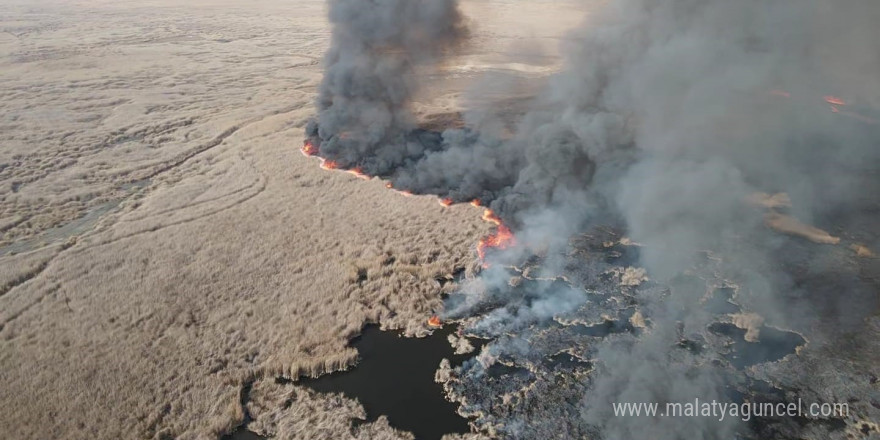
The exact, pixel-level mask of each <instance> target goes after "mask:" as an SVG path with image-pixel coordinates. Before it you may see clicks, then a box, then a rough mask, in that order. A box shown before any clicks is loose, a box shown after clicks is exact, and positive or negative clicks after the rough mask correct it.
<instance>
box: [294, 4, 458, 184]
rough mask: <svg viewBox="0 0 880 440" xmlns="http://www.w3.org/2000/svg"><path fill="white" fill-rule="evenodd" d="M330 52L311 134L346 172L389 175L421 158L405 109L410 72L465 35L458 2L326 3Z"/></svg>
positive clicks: (411, 89) (421, 146)
mask: <svg viewBox="0 0 880 440" xmlns="http://www.w3.org/2000/svg"><path fill="white" fill-rule="evenodd" d="M327 3H328V7H329V13H330V23H331V25H332V26H333V35H332V39H331V42H332V47H331V48H330V50H329V51H328V52H327V55H326V58H325V61H324V63H325V73H324V81H323V82H322V84H321V89H320V96H319V98H318V103H317V105H318V110H319V113H318V117H317V120H316V121H315V122H313V123H312V124H310V125H309V127H308V129H307V131H308V134H309V136H311V137H317V138H319V139H320V141H319V142H320V151H321V154H322V155H325V156H328V157H332V158H334V160H337V161H338V162H339V164H340V165H342V166H344V167H353V166H361V167H363V168H364V169H365V170H366V171H369V172H370V173H373V174H386V173H388V172H390V171H392V170H394V169H395V168H396V167H399V166H401V165H404V164H405V163H407V161H409V160H412V159H414V158H419V157H421V156H422V155H423V154H424V151H425V148H426V147H425V143H426V142H427V143H430V142H431V141H432V140H433V138H431V137H430V136H428V138H427V139H425V140H422V139H420V138H419V136H413V133H412V132H413V130H414V129H415V128H416V124H415V121H414V119H413V117H412V114H411V113H410V109H409V104H410V101H411V99H412V97H413V94H414V93H416V91H417V89H418V82H417V81H416V79H415V76H414V75H415V71H416V69H417V68H418V67H420V66H429V65H431V64H432V63H434V62H436V61H437V60H438V57H441V56H442V55H443V54H444V53H445V52H446V51H448V50H450V49H452V48H454V47H455V46H456V45H458V44H459V43H460V42H461V41H462V38H463V37H464V36H465V28H464V26H463V24H462V17H461V15H460V13H459V11H458V7H457V3H456V1H455V0H329V1H328V2H327Z"/></svg>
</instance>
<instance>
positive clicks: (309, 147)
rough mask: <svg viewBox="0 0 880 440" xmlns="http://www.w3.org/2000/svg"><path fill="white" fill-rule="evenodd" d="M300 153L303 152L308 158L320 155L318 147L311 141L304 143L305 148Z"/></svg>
mask: <svg viewBox="0 0 880 440" xmlns="http://www.w3.org/2000/svg"><path fill="white" fill-rule="evenodd" d="M300 151H302V154H304V155H306V156H314V155H316V154H318V146H317V145H315V144H313V143H312V141H310V140H305V141H303V146H302V149H300Z"/></svg>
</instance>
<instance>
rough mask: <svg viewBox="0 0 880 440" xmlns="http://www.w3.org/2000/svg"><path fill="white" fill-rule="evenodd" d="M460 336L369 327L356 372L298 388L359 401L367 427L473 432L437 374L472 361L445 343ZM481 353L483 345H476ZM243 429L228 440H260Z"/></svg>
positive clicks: (430, 436) (427, 435)
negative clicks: (407, 334) (381, 422)
mask: <svg viewBox="0 0 880 440" xmlns="http://www.w3.org/2000/svg"><path fill="white" fill-rule="evenodd" d="M456 330H457V328H456V327H455V326H446V327H444V328H442V329H438V330H435V331H434V334H433V335H431V336H429V337H426V338H404V337H401V336H400V335H399V334H398V333H396V332H383V331H381V330H379V327H378V326H375V325H371V326H368V327H366V328H365V329H364V332H363V333H362V334H361V335H360V336H358V337H357V338H355V339H354V340H352V342H351V346H352V347H354V348H356V349H357V350H358V353H360V361H359V362H358V364H357V366H355V367H354V368H352V369H350V370H348V371H342V372H337V373H332V374H328V375H325V376H321V377H319V378H316V379H301V380H300V381H299V382H297V384H298V385H301V386H304V387H308V388H311V389H313V390H315V391H318V392H321V393H332V392H339V393H343V394H345V396H347V397H349V398H352V399H357V400H359V401H360V402H361V404H362V405H363V406H364V408H365V409H366V411H367V422H371V421H374V420H376V419H377V418H378V417H379V416H382V415H384V416H386V417H388V421H389V423H390V424H391V426H393V427H395V428H398V429H401V430H404V431H409V432H412V433H413V434H414V435H415V436H416V439H417V440H438V439H440V438H441V437H442V436H443V435H444V434H451V433H467V432H470V427H469V425H468V421H467V419H465V418H463V417H461V416H459V415H458V413H457V412H456V409H457V405H456V404H453V403H451V402H449V401H447V400H446V399H445V398H444V394H443V387H442V386H440V385H439V384H437V383H436V382H434V373H435V372H436V371H437V368H438V367H439V365H440V361H441V360H442V359H444V358H446V359H449V360H450V361H451V362H452V364H453V365H457V364H460V363H461V362H463V361H464V360H465V359H467V358H469V357H471V356H473V353H471V354H467V355H455V354H453V353H454V350H453V348H452V346H451V345H450V344H449V342H448V340H447V338H448V336H449V335H450V334H452V333H454V332H455V331H456ZM472 343H473V344H474V346H475V347H476V349H477V350H479V348H480V346H481V345H482V344H481V343H480V342H479V341H472ZM260 439H263V437H260V436H258V435H256V434H254V433H252V432H250V431H248V430H247V429H245V428H239V429H238V430H236V431H235V432H233V433H232V434H230V435H228V436H226V437H224V440H260Z"/></svg>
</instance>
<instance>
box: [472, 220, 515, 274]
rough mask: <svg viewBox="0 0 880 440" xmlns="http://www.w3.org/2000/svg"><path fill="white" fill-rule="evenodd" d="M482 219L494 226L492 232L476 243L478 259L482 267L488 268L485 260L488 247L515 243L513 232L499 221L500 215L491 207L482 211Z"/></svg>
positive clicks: (504, 247) (497, 247)
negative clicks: (481, 262)
mask: <svg viewBox="0 0 880 440" xmlns="http://www.w3.org/2000/svg"><path fill="white" fill-rule="evenodd" d="M483 220H485V221H487V222H491V223H493V224H494V225H495V226H496V228H495V233H494V234H491V235H489V236H488V237H486V238H484V239H482V240H480V242H479V243H477V255H478V256H479V257H480V260H481V261H483V268H488V267H489V265H488V264H487V263H486V262H485V260H486V252H487V251H488V250H489V249H507V248H508V247H510V246H513V245H514V244H516V238H515V237H514V236H513V232H511V231H510V228H508V227H507V226H505V225H504V223H503V222H502V221H501V217H498V215H497V214H495V212H494V211H492V210H491V209H486V210H484V211H483Z"/></svg>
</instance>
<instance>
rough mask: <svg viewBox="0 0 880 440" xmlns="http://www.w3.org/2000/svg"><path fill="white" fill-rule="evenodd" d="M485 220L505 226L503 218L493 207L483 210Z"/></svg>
mask: <svg viewBox="0 0 880 440" xmlns="http://www.w3.org/2000/svg"><path fill="white" fill-rule="evenodd" d="M483 220H484V221H487V222H490V223H495V226H503V225H502V224H501V218H499V217H498V216H497V215H496V214H495V212H494V211H492V210H491V209H487V210H485V211H483Z"/></svg>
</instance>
